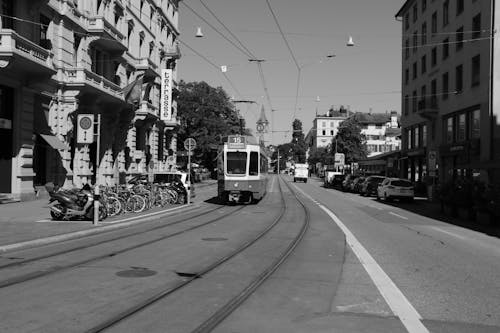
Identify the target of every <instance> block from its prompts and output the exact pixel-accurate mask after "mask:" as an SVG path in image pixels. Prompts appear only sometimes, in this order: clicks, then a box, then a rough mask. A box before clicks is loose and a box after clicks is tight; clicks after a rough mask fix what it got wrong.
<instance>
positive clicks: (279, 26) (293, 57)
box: [266, 0, 302, 119]
mask: <svg viewBox="0 0 500 333" xmlns="http://www.w3.org/2000/svg"><path fill="white" fill-rule="evenodd" d="M266 3H267V7H268V8H269V11H270V12H271V15H272V16H273V19H274V22H275V23H276V26H277V27H278V30H279V32H280V34H281V37H282V38H283V41H284V42H285V44H286V47H287V48H288V51H289V52H290V55H291V57H292V59H293V62H294V63H295V66H296V67H297V83H296V89H295V96H296V98H295V106H294V109H293V118H292V119H295V116H296V115H297V105H298V95H299V91H300V79H301V70H302V69H301V67H300V65H299V63H298V61H297V59H296V58H295V54H294V53H293V51H292V48H291V46H290V44H289V43H288V40H287V39H286V37H285V34H284V33H283V29H281V25H280V23H279V21H278V17H277V16H276V13H275V12H274V10H273V7H272V6H271V3H270V0H266Z"/></svg>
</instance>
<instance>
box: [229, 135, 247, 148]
mask: <svg viewBox="0 0 500 333" xmlns="http://www.w3.org/2000/svg"><path fill="white" fill-rule="evenodd" d="M245 145H246V138H245V137H244V136H239V135H230V136H228V138H227V146H228V148H232V149H235V148H245Z"/></svg>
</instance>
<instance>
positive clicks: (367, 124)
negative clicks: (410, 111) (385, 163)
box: [352, 111, 401, 157]
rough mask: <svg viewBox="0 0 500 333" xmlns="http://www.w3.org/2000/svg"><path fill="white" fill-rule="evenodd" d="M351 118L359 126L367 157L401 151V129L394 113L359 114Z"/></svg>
mask: <svg viewBox="0 0 500 333" xmlns="http://www.w3.org/2000/svg"><path fill="white" fill-rule="evenodd" d="M352 117H355V118H356V120H357V121H358V122H359V124H360V125H361V134H363V135H364V136H365V139H366V141H365V144H366V147H367V150H368V157H372V156H375V155H378V154H383V153H387V152H390V151H395V150H399V149H401V129H400V127H399V117H398V114H397V113H396V111H391V113H390V114H389V113H361V112H357V113H356V114H354V115H353V116H352Z"/></svg>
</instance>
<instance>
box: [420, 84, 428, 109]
mask: <svg viewBox="0 0 500 333" xmlns="http://www.w3.org/2000/svg"><path fill="white" fill-rule="evenodd" d="M426 95H427V86H425V85H423V86H422V88H420V101H422V102H421V105H419V109H420V108H421V107H424V106H425V96H426ZM422 104H424V105H422Z"/></svg>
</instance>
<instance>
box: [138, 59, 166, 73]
mask: <svg viewBox="0 0 500 333" xmlns="http://www.w3.org/2000/svg"><path fill="white" fill-rule="evenodd" d="M135 68H136V69H139V70H144V71H149V72H150V73H152V75H156V76H160V73H159V72H158V65H157V64H156V63H155V62H154V61H153V60H151V58H141V59H137V62H136V65H135Z"/></svg>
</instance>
